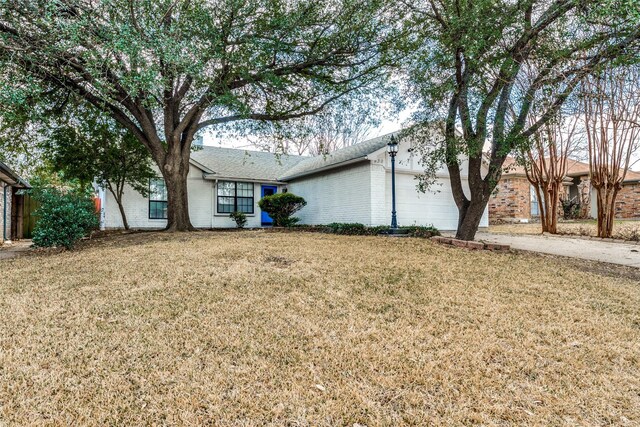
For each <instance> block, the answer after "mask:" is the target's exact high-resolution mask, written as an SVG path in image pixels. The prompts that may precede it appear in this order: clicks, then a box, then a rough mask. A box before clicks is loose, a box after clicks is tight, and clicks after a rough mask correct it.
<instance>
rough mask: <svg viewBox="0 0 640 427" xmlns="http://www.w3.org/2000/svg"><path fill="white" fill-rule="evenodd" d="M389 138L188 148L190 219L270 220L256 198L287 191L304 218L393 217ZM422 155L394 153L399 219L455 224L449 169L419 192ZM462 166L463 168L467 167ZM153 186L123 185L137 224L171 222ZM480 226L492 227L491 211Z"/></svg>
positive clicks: (114, 210)
mask: <svg viewBox="0 0 640 427" xmlns="http://www.w3.org/2000/svg"><path fill="white" fill-rule="evenodd" d="M389 139H390V135H386V136H383V137H379V138H375V139H371V140H368V141H365V142H362V143H359V144H356V145H352V146H350V147H346V148H343V149H341V150H338V151H336V152H334V153H331V154H328V155H325V156H316V157H306V156H293V155H277V154H273V153H267V152H258V151H248V150H243V149H232V148H222V147H209V146H204V147H202V148H200V149H199V150H197V151H194V152H193V153H192V154H191V168H190V171H189V175H188V183H187V188H188V196H189V215H190V218H191V222H192V224H193V225H194V226H195V227H198V228H219V227H234V226H235V223H234V222H233V220H232V219H231V218H229V213H231V212H233V211H241V212H244V213H245V214H247V217H248V222H247V226H248V227H262V226H269V225H271V224H272V221H271V218H269V216H268V215H267V214H266V213H264V212H261V211H260V208H259V207H258V200H259V199H260V198H261V197H263V196H265V195H270V194H273V193H278V192H283V191H289V192H291V193H293V194H296V195H299V196H302V197H304V198H305V200H306V201H307V206H306V207H304V208H303V209H302V210H300V211H299V212H298V213H297V214H296V216H297V217H298V218H300V223H302V224H315V225H317V224H328V223H332V222H359V223H362V224H365V225H369V226H375V225H386V224H389V223H390V221H391V162H390V157H389V154H388V153H387V144H388V142H389ZM418 160H419V159H418V158H417V157H416V156H414V155H412V148H411V143H410V141H408V140H401V141H400V143H399V147H398V154H397V157H396V204H397V215H398V224H399V225H400V226H408V225H434V226H435V227H438V228H439V229H442V230H454V229H455V228H456V226H457V221H458V210H457V208H456V205H455V203H454V200H453V196H452V195H451V189H450V183H449V177H448V173H447V170H446V169H444V168H443V169H441V170H440V171H439V173H438V175H437V182H436V184H435V185H434V186H433V187H432V189H431V191H429V192H427V193H421V192H419V191H417V189H416V184H417V181H416V179H415V177H416V175H418V174H420V173H421V172H423V170H424V169H423V168H421V166H420V164H419V161H418ZM462 166H463V169H462V170H463V173H464V171H466V167H465V165H464V164H463V165H462ZM463 177H464V176H463ZM149 186H150V196H149V197H144V196H142V195H141V194H140V193H138V192H136V191H135V190H133V189H132V188H130V187H128V188H127V189H126V190H125V194H124V197H123V205H124V209H125V213H126V215H127V220H128V222H129V224H130V226H131V227H132V228H139V229H145V228H147V229H151V228H162V227H164V226H165V225H166V213H167V193H166V189H165V186H164V182H163V180H162V178H161V175H160V173H158V178H154V179H152V180H151V181H150V183H149ZM99 197H100V198H101V206H102V221H101V224H102V227H103V228H105V229H112V228H121V227H122V220H121V217H120V213H119V210H118V207H117V204H116V202H115V200H114V199H113V196H112V195H111V194H110V193H108V192H106V191H104V190H100V192H99ZM481 226H484V227H486V226H488V213H485V217H484V218H483V220H482V224H481Z"/></svg>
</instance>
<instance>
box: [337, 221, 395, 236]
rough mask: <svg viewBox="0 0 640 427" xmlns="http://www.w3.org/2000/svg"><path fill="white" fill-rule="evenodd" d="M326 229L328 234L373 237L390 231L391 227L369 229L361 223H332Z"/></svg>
mask: <svg viewBox="0 0 640 427" xmlns="http://www.w3.org/2000/svg"><path fill="white" fill-rule="evenodd" d="M325 227H326V228H327V231H326V232H328V233H333V234H344V235H348V236H373V235H376V234H380V232H382V231H384V230H388V229H389V227H387V226H384V225H382V226H377V227H367V226H366V225H364V224H360V223H359V222H351V223H348V222H347V223H343V222H332V223H331V224H327V225H326V226H325Z"/></svg>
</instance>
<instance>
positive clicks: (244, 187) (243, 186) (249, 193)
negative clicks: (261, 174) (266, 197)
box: [238, 182, 253, 197]
mask: <svg viewBox="0 0 640 427" xmlns="http://www.w3.org/2000/svg"><path fill="white" fill-rule="evenodd" d="M238 197H253V184H252V183H250V182H239V183H238Z"/></svg>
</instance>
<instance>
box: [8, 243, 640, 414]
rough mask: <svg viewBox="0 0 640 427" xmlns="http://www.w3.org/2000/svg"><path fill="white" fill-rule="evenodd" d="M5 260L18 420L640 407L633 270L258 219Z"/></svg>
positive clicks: (639, 313) (11, 404)
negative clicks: (305, 229)
mask: <svg viewBox="0 0 640 427" xmlns="http://www.w3.org/2000/svg"><path fill="white" fill-rule="evenodd" d="M611 268H613V267H611ZM0 271H1V272H2V276H1V277H0V328H1V329H0V332H1V333H0V425H8V426H9V425H121V426H129V425H222V426H235V425H237V426H253V425H291V426H305V425H312V426H357V425H359V426H362V425H367V426H398V425H474V424H480V425H486V426H491V425H568V426H569V425H571V426H574V425H629V426H631V425H639V424H640V344H639V343H640V285H639V284H638V277H639V276H638V275H636V274H635V273H634V271H632V270H607V268H606V267H602V266H601V265H596V264H585V263H576V262H573V261H568V260H562V259H555V258H550V257H542V256H535V255H529V254H518V253H490V252H470V251H467V250H464V249H458V248H453V247H444V246H438V245H436V244H433V243H431V242H429V241H426V240H420V239H391V238H384V237H347V236H332V235H323V234H310V233H290V234H289V233H287V234H285V233H267V232H251V231H247V232H238V233H235V232H199V233H191V234H176V235H166V234H162V233H143V234H134V235H127V236H118V237H110V238H104V239H100V240H99V241H95V242H93V243H91V244H90V245H86V246H85V247H84V248H81V249H79V250H75V251H72V252H64V253H58V254H48V255H46V254H45V255H37V256H27V257H22V258H18V259H14V260H6V261H0ZM590 271H591V272H590Z"/></svg>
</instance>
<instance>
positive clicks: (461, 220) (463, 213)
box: [456, 200, 488, 240]
mask: <svg viewBox="0 0 640 427" xmlns="http://www.w3.org/2000/svg"><path fill="white" fill-rule="evenodd" d="M487 202H488V200H481V201H478V202H473V201H472V202H468V203H464V204H463V205H462V206H459V207H458V214H459V216H458V230H457V231H456V239H460V240H473V239H475V237H476V233H477V232H478V227H480V221H481V220H482V215H483V214H484V211H485V209H486V207H487Z"/></svg>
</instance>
